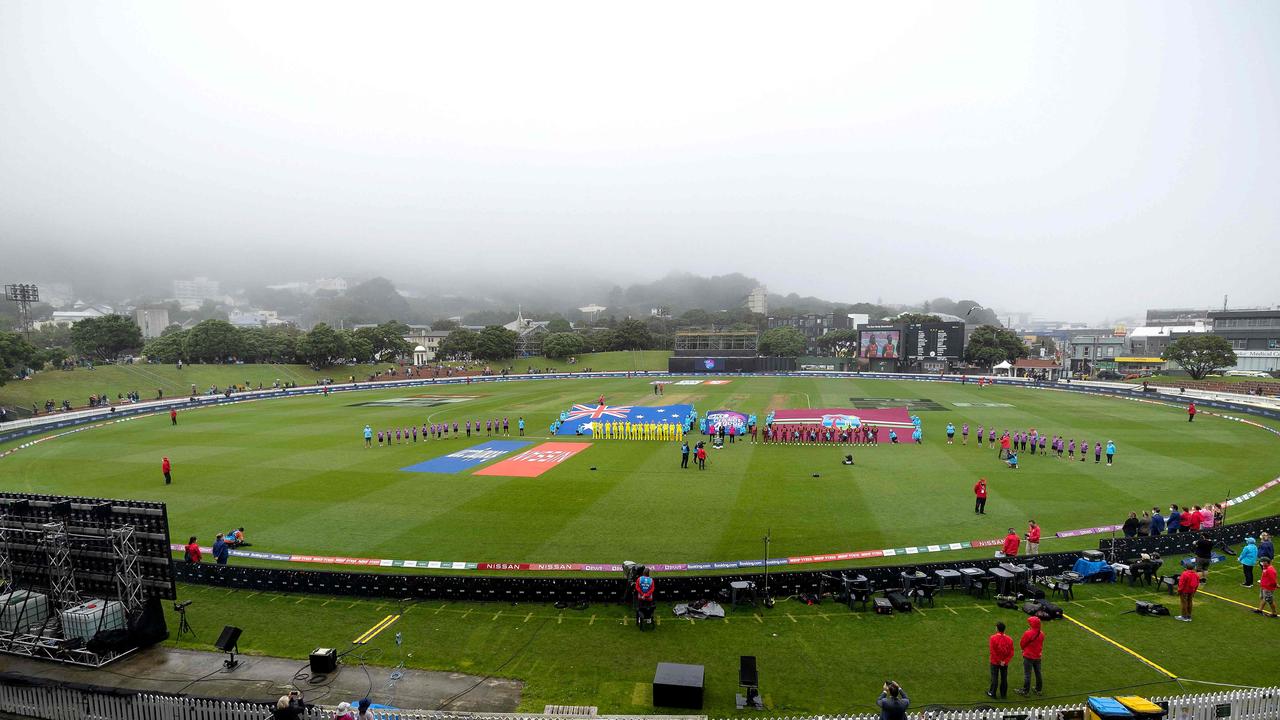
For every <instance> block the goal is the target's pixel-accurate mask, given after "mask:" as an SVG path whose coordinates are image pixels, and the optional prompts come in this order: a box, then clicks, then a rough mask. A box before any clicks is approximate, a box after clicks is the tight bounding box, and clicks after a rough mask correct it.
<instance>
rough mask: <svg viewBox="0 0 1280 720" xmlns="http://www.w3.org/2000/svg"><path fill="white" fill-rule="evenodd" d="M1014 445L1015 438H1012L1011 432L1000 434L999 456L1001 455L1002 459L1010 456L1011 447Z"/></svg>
mask: <svg viewBox="0 0 1280 720" xmlns="http://www.w3.org/2000/svg"><path fill="white" fill-rule="evenodd" d="M1012 445H1013V440H1012V439H1010V437H1009V433H1005V434H1004V435H1001V436H1000V454H999V455H998V456H997V457H999V458H1000V459H1002V460H1003V459H1004V458H1007V457H1009V448H1010V447H1011V446H1012Z"/></svg>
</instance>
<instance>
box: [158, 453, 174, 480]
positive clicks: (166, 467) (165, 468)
mask: <svg viewBox="0 0 1280 720" xmlns="http://www.w3.org/2000/svg"><path fill="white" fill-rule="evenodd" d="M172 469H173V467H172V466H171V465H170V464H169V458H167V457H166V458H164V459H162V460H161V461H160V472H162V473H164V484H165V485H168V484H170V483H172V482H173V476H172V475H170V474H169V471H170V470H172Z"/></svg>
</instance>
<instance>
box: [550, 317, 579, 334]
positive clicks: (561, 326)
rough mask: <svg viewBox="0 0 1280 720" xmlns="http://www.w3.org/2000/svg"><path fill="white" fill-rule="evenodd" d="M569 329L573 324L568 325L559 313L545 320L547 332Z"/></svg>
mask: <svg viewBox="0 0 1280 720" xmlns="http://www.w3.org/2000/svg"><path fill="white" fill-rule="evenodd" d="M571 330H573V325H570V324H569V321H568V320H565V319H564V318H563V317H560V316H559V315H557V316H555V317H553V318H551V319H550V320H548V321H547V332H552V333H567V332H570V331H571Z"/></svg>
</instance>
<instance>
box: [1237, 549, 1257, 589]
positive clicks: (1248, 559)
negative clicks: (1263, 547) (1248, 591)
mask: <svg viewBox="0 0 1280 720" xmlns="http://www.w3.org/2000/svg"><path fill="white" fill-rule="evenodd" d="M1238 559H1239V560H1240V568H1241V569H1242V570H1244V582H1242V583H1240V584H1241V585H1242V586H1244V587H1253V566H1254V565H1257V564H1258V541H1257V540H1254V539H1253V538H1251V537H1247V538H1245V539H1244V547H1242V548H1240V556H1239V558H1238Z"/></svg>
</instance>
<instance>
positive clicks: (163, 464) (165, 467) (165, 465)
mask: <svg viewBox="0 0 1280 720" xmlns="http://www.w3.org/2000/svg"><path fill="white" fill-rule="evenodd" d="M160 472H169V458H165V459H163V460H161V461H160Z"/></svg>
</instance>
